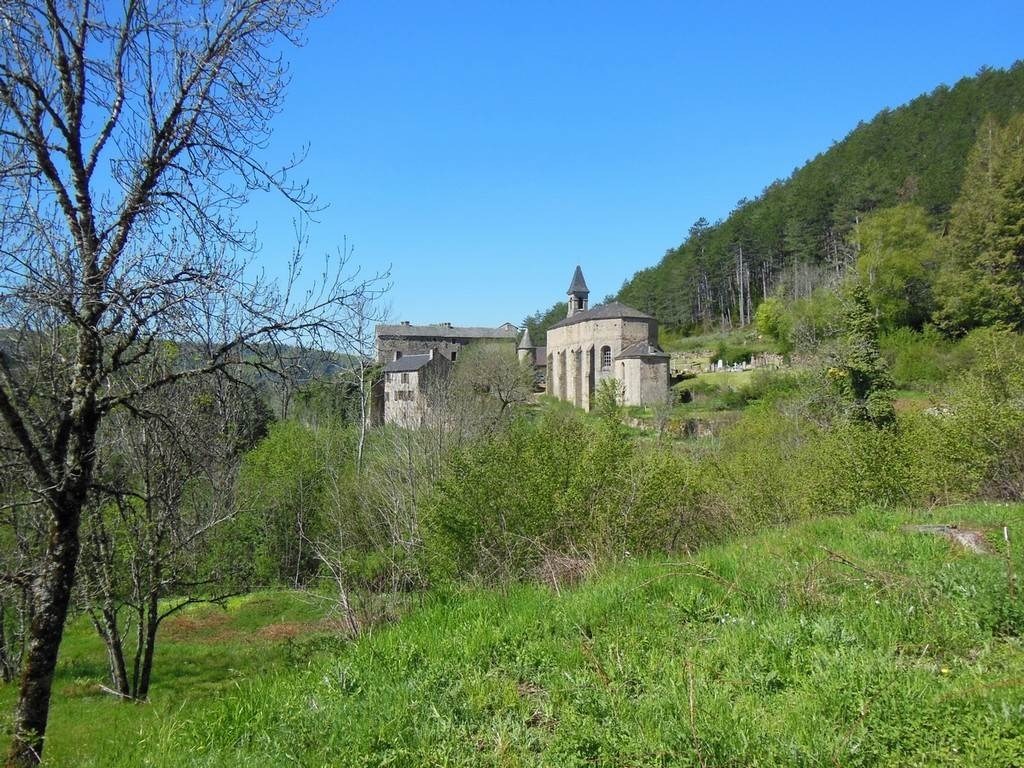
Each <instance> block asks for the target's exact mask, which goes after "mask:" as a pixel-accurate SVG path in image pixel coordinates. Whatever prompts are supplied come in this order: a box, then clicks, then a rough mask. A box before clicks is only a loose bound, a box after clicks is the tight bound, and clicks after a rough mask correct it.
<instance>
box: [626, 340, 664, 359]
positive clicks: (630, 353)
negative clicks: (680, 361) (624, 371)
mask: <svg viewBox="0 0 1024 768" xmlns="http://www.w3.org/2000/svg"><path fill="white" fill-rule="evenodd" d="M631 357H663V358H665V359H666V360H668V357H669V356H668V353H667V352H663V351H662V349H661V347H659V346H658V345H657V344H651V343H650V342H649V341H638V342H637V343H636V344H630V345H629V346H628V347H626V348H625V349H624V350H622V351H621V352H619V354H618V355H616V356H615V359H616V360H625V359H627V358H631Z"/></svg>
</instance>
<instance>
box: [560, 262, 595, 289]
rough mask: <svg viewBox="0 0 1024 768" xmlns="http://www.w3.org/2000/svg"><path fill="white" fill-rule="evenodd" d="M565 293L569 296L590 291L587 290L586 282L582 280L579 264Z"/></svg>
mask: <svg viewBox="0 0 1024 768" xmlns="http://www.w3.org/2000/svg"><path fill="white" fill-rule="evenodd" d="M566 293H567V294H568V295H570V296H572V295H573V294H577V293H584V294H589V293H590V289H589V288H587V281H586V280H584V279H583V270H582V269H580V265H579V264H577V265H576V271H575V272H574V273H573V275H572V282H571V283H569V290H568V291H566Z"/></svg>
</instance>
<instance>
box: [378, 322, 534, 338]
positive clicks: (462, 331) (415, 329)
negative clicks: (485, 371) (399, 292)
mask: <svg viewBox="0 0 1024 768" xmlns="http://www.w3.org/2000/svg"><path fill="white" fill-rule="evenodd" d="M377 336H426V337H429V338H442V339H513V340H515V339H516V338H518V337H519V331H518V330H517V329H516V328H515V327H512V328H483V327H477V326H468V327H467V326H459V325H442V324H436V325H402V324H398V325H378V326H377Z"/></svg>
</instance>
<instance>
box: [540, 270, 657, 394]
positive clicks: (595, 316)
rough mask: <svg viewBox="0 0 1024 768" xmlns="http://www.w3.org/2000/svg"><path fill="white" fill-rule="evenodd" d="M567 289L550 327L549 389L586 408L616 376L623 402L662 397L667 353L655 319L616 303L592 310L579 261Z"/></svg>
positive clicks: (588, 290)
mask: <svg viewBox="0 0 1024 768" xmlns="http://www.w3.org/2000/svg"><path fill="white" fill-rule="evenodd" d="M567 294H568V296H569V300H568V304H569V311H568V314H567V316H566V318H565V319H564V320H562V321H560V322H557V323H555V324H554V325H553V326H551V328H549V329H548V336H547V349H546V358H547V391H548V394H550V395H554V396H555V397H557V398H558V399H560V400H567V401H568V402H570V403H573V404H574V405H575V406H576V407H578V408H584V409H586V410H590V407H591V404H592V402H593V398H594V393H595V392H596V391H597V387H598V385H599V384H600V382H601V380H602V379H609V378H614V379H616V380H618V383H619V385H620V387H621V394H622V401H623V403H624V404H625V405H654V404H656V403H664V402H666V401H667V400H668V386H669V370H668V368H669V356H668V355H667V354H666V353H665V352H664V351H662V349H661V348H660V347H659V346H658V321H657V320H655V319H654V318H653V317H651V316H650V315H647V314H644V313H643V312H641V311H639V310H637V309H633V308H632V307H627V306H626V305H625V304H619V303H617V302H612V303H610V304H602V305H601V306H598V307H594V308H593V309H590V308H589V298H590V289H589V288H587V283H586V280H584V279H583V270H581V269H580V268H579V266H577V267H576V272H575V274H573V277H572V282H571V283H570V285H569V290H568V291H567ZM520 346H522V342H520Z"/></svg>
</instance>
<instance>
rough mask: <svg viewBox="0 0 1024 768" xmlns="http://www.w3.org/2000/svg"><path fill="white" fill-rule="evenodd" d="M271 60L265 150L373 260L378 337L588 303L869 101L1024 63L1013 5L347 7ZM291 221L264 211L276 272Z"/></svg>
mask: <svg viewBox="0 0 1024 768" xmlns="http://www.w3.org/2000/svg"><path fill="white" fill-rule="evenodd" d="M308 38H309V41H308V44H307V46H306V47H304V48H301V49H297V50H290V51H288V52H287V56H288V58H289V59H290V61H291V63H292V74H293V80H292V84H291V86H290V89H289V95H288V99H287V102H286V105H285V109H284V112H283V113H282V114H281V115H280V116H279V117H278V119H277V121H276V123H275V126H274V139H273V142H272V146H271V148H270V150H269V152H270V153H271V155H274V154H276V153H282V154H283V153H286V152H287V151H290V150H292V149H294V148H296V147H298V146H301V145H303V144H307V143H308V144H309V156H308V160H307V162H306V164H305V165H304V166H303V168H302V169H301V173H302V175H306V176H308V177H309V180H310V183H311V186H312V189H313V190H314V191H315V192H316V193H317V194H318V195H319V198H320V201H321V202H322V203H324V204H326V205H328V206H329V207H328V208H327V209H326V210H325V211H324V212H323V213H321V214H320V215H319V217H318V218H319V221H318V223H316V224H314V225H313V226H312V228H311V230H310V251H311V255H313V256H317V255H318V254H321V253H323V252H324V251H330V250H333V249H334V248H335V247H336V246H337V245H339V244H340V243H341V242H342V240H343V238H345V237H347V238H348V241H349V242H350V243H351V244H353V245H354V246H355V253H356V256H355V258H356V260H357V261H358V262H359V263H361V264H362V265H364V267H365V268H368V269H373V268H376V267H381V266H387V265H390V266H391V268H392V274H393V281H394V288H393V290H392V292H391V295H390V299H389V301H390V304H391V307H392V310H391V315H392V318H393V319H395V320H401V319H405V320H411V321H413V322H436V321H449V322H453V323H456V324H467V325H468V324H497V323H500V322H504V321H511V322H514V323H517V324H518V323H519V322H520V321H521V320H522V318H523V317H524V315H526V314H528V313H530V312H533V311H535V310H536V309H540V308H547V307H548V306H550V305H551V304H552V303H553V302H555V301H559V300H562V299H564V297H565V296H564V294H565V290H566V288H567V286H568V283H569V279H570V278H571V276H572V271H573V268H574V267H575V265H576V264H577V263H580V264H582V265H583V269H584V273H585V274H586V277H587V281H588V283H589V285H590V289H591V291H592V296H591V300H592V301H596V300H599V299H600V298H602V297H603V296H605V295H606V294H608V293H613V292H615V291H616V290H617V289H618V288H619V287H620V285H621V284H622V282H623V280H625V279H626V278H628V277H629V276H630V275H632V274H633V272H635V271H636V270H637V269H640V268H642V267H646V266H650V265H652V264H654V263H655V262H657V261H658V260H659V259H660V258H661V256H662V255H663V254H664V252H665V250H666V249H668V248H670V247H673V246H675V245H677V244H678V243H679V242H681V241H682V239H683V238H684V236H685V233H686V231H687V229H688V228H689V226H690V224H691V223H692V222H693V221H694V220H695V219H697V218H698V217H699V216H706V217H708V218H709V219H712V220H713V219H716V218H720V217H723V216H725V215H726V214H728V212H729V211H730V210H731V209H732V207H733V206H734V205H735V203H736V201H737V200H739V199H740V198H742V197H752V196H754V195H757V194H758V193H759V192H760V190H761V189H763V188H764V187H765V186H766V185H767V184H768V183H770V182H771V181H772V180H774V179H776V178H780V177H785V176H787V175H788V174H789V173H791V172H792V171H793V169H794V168H795V167H797V166H799V165H801V164H803V163H804V162H805V161H806V160H807V159H809V158H810V157H813V156H814V155H815V154H817V153H818V152H820V151H823V150H825V149H827V148H828V146H829V145H830V144H831V143H833V142H834V141H837V140H839V139H841V138H842V137H843V136H845V135H846V134H847V133H848V132H849V131H850V130H851V129H852V128H853V127H854V126H855V125H856V124H857V122H858V120H862V119H864V120H867V119H870V118H871V117H872V116H873V115H875V114H876V113H877V112H878V111H879V110H880V109H882V108H884V107H892V106H897V105H899V104H902V103H904V102H906V101H908V100H910V99H912V98H913V97H914V96H916V95H918V94H920V93H922V92H925V91H930V90H931V89H932V88H934V87H935V86H936V85H938V84H940V83H947V84H952V83H954V82H956V81H957V80H958V79H960V78H961V77H963V76H966V75H970V74H973V73H974V72H976V71H977V70H978V69H979V68H980V67H982V66H984V65H988V66H993V67H1005V66H1008V65H1009V64H1011V63H1012V62H1013V61H1014V60H1015V59H1017V58H1024V2H1021V0H1016V2H986V1H985V0H981V1H979V2H970V3H965V2H915V3H902V2H892V1H890V2H885V3H871V2H861V3H856V4H851V3H844V4H841V5H840V4H838V3H835V4H833V3H827V2H800V3H784V2H782V3H770V4H769V3H729V2H724V3H723V2H718V3H687V2H682V0H679V1H678V2H667V1H666V2H656V1H654V0H634V1H633V2H621V1H620V2H604V1H603V0H586V1H583V0H514V1H510V2H506V1H504V0H500V1H499V0H461V1H460V2H454V1H449V0H435V1H434V2H421V1H417V0H405V1H404V2H398V1H397V0H342V1H341V2H340V3H339V4H338V6H337V7H336V8H335V9H334V11H333V12H332V13H331V14H330V15H329V16H328V17H327V18H326V19H323V20H321V21H319V22H317V23H316V24H315V26H313V27H312V28H311V29H310V30H309V35H308ZM293 215H294V212H293V211H292V210H291V209H290V208H289V207H288V206H287V205H285V204H283V203H281V202H280V201H278V200H277V199H269V198H261V199H259V200H257V201H255V202H254V203H253V205H252V206H250V208H249V209H248V210H247V211H246V212H245V214H244V216H245V218H251V219H252V220H254V221H256V222H258V226H259V235H260V238H261V240H262V241H263V243H264V247H263V251H262V253H261V254H260V256H259V260H260V261H261V262H262V263H263V264H264V265H266V267H267V268H268V269H269V270H271V271H277V270H278V268H279V267H280V265H281V263H282V262H283V260H282V258H281V254H283V253H287V252H288V249H289V247H290V243H291V242H292V235H291V232H292V224H291V221H292V218H293Z"/></svg>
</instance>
